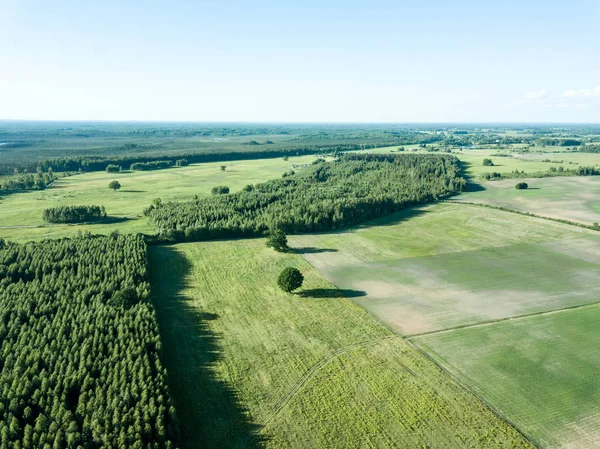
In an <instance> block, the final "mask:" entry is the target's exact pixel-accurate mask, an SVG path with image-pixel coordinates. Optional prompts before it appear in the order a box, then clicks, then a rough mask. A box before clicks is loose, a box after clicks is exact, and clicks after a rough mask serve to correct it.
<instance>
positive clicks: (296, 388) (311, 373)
mask: <svg viewBox="0 0 600 449" xmlns="http://www.w3.org/2000/svg"><path fill="white" fill-rule="evenodd" d="M395 338H402V337H401V336H399V335H387V336H385V337H381V338H376V339H374V340H367V341H362V342H359V343H354V344H352V345H348V346H344V347H342V348H340V349H338V350H336V351H334V352H333V353H332V354H331V355H329V356H328V357H325V358H324V359H321V360H320V361H319V362H317V363H315V364H314V365H313V366H311V367H310V368H309V369H308V371H306V373H304V375H303V376H302V377H301V378H300V379H298V380H297V381H296V383H295V384H294V385H293V386H292V388H291V389H290V390H289V391H288V392H287V393H286V394H285V395H284V396H283V397H282V398H281V399H279V401H277V403H276V404H275V407H274V408H273V410H272V411H271V412H270V413H268V414H267V416H266V417H265V418H263V419H262V420H261V421H260V422H259V424H261V425H262V426H265V427H267V426H268V425H269V424H271V423H272V422H273V420H274V419H275V418H277V416H279V414H280V413H281V412H282V411H283V409H284V408H285V406H286V405H287V404H288V403H289V402H290V401H291V400H292V399H293V398H294V397H295V396H296V395H297V394H298V393H299V392H300V390H301V389H302V387H304V385H306V384H307V383H308V381H309V380H311V379H313V378H314V377H315V376H316V375H317V373H318V372H319V371H321V370H322V369H323V368H324V367H325V366H327V365H328V364H329V362H331V361H333V360H334V359H336V358H337V357H339V356H341V355H344V354H346V353H348V352H350V351H353V350H355V349H360V348H366V347H368V346H372V345H376V344H378V343H381V342H383V341H385V340H392V339H395Z"/></svg>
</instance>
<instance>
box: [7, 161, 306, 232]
mask: <svg viewBox="0 0 600 449" xmlns="http://www.w3.org/2000/svg"><path fill="white" fill-rule="evenodd" d="M314 159H315V158H314V157H313V156H302V157H291V158H289V160H288V161H284V160H283V159H281V158H277V159H260V160H249V161H234V162H228V163H224V162H215V163H207V164H197V165H190V166H188V167H178V168H169V169H166V170H155V171H139V172H124V173H110V174H109V173H105V172H94V173H83V174H80V175H75V176H70V177H67V178H62V179H59V180H57V181H56V182H55V183H54V184H53V185H52V186H51V187H50V188H48V189H46V190H42V191H28V192H22V193H15V194H11V195H6V196H0V217H2V220H1V221H0V237H2V238H4V239H8V240H12V241H15V242H22V241H28V240H39V239H43V238H57V237H65V236H69V235H73V234H76V233H77V232H79V231H90V232H92V233H94V234H108V233H110V232H112V231H113V230H115V229H118V230H119V231H120V232H122V233H136V232H144V233H153V232H154V228H153V227H152V226H151V225H150V223H148V220H147V219H146V218H145V217H144V216H143V215H142V212H143V210H144V209H145V208H146V207H148V206H149V205H150V204H151V203H152V200H153V199H154V198H161V199H162V200H163V201H171V200H172V201H178V200H189V199H192V198H193V197H194V195H198V196H199V197H202V196H207V195H210V189H211V188H212V187H214V186H216V185H226V186H228V187H229V188H230V189H231V191H232V192H235V191H238V190H240V189H241V188H242V187H244V186H245V185H246V184H254V183H257V182H263V181H267V180H269V179H273V178H278V177H280V176H281V175H282V174H283V173H284V172H286V171H288V170H290V169H292V167H293V166H294V165H297V166H301V165H304V164H308V163H310V162H312V161H313V160H314ZM221 165H225V166H226V167H227V168H226V170H225V171H224V172H222V171H221V170H220V166H221ZM112 180H118V181H119V182H120V183H121V185H122V188H121V190H118V191H116V192H114V191H112V190H110V189H109V188H108V183H109V182H110V181H112ZM79 204H97V205H99V206H100V205H103V206H104V207H106V210H107V212H108V215H109V216H110V217H113V218H115V219H116V221H113V222H110V223H107V224H90V225H76V226H74V225H51V226H49V225H46V224H44V222H43V220H42V210H43V209H45V208H48V207H54V206H61V205H79Z"/></svg>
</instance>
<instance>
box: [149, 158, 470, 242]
mask: <svg viewBox="0 0 600 449" xmlns="http://www.w3.org/2000/svg"><path fill="white" fill-rule="evenodd" d="M464 185H465V180H464V179H463V178H462V177H461V176H460V167H459V163H458V160H457V159H456V158H455V157H454V156H451V155H438V154H407V155H377V154H348V155H345V156H343V157H341V158H340V159H339V160H336V161H333V162H321V163H318V164H316V165H314V166H312V167H310V168H307V169H305V170H303V171H302V172H300V173H297V174H293V175H290V176H287V177H285V178H283V179H278V180H273V181H268V182H265V183H263V184H257V185H255V186H248V188H246V189H244V190H243V191H242V192H239V193H235V194H230V195H215V196H213V197H209V198H202V199H196V200H194V201H189V202H171V203H160V204H157V205H152V206H150V207H149V208H148V209H147V210H146V214H147V215H149V217H150V219H151V221H152V222H153V223H154V225H155V226H156V227H157V229H158V231H159V233H160V235H161V236H163V237H164V238H168V239H175V240H204V239H211V238H223V237H240V236H252V235H260V234H262V233H263V232H265V231H267V230H268V229H274V228H276V229H282V230H284V231H285V232H290V233H294V232H315V231H327V230H331V229H336V228H341V227H344V226H349V225H353V224H356V223H360V222H363V221H365V220H369V219H372V218H376V217H379V216H383V215H387V214H391V213H392V212H395V211H397V210H400V209H403V208H406V207H409V206H412V205H415V204H419V203H424V202H427V201H431V200H433V199H436V198H441V197H444V196H446V195H449V194H452V193H455V192H457V191H460V190H461V189H462V188H463V187H464Z"/></svg>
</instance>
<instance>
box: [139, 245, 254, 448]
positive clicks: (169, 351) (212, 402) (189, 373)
mask: <svg viewBox="0 0 600 449" xmlns="http://www.w3.org/2000/svg"><path fill="white" fill-rule="evenodd" d="M149 260H150V273H151V282H152V299H153V302H154V305H155V307H156V313H157V319H158V324H159V328H160V334H161V341H162V344H163V350H162V355H161V358H162V360H163V362H164V364H165V366H166V368H167V372H168V375H169V379H168V381H169V388H170V391H171V394H172V396H173V398H174V400H175V409H176V412H177V415H178V418H179V422H180V425H181V439H180V441H179V447H181V448H183V449H196V448H199V447H210V448H249V449H254V448H262V447H263V443H264V441H265V439H264V438H263V437H261V436H260V435H259V430H260V428H261V426H260V425H258V424H256V423H253V422H251V420H250V418H249V415H248V411H247V410H246V408H245V407H244V406H243V405H242V404H241V402H240V399H239V397H238V394H237V392H236V391H235V390H234V389H233V388H232V386H231V385H228V384H227V383H225V382H223V381H222V380H219V379H217V378H216V376H215V372H214V365H215V363H216V362H217V361H219V360H220V359H222V358H223V353H222V350H221V348H220V345H219V340H218V336H217V335H215V334H214V332H213V331H212V330H211V329H210V328H209V326H208V322H209V321H213V320H218V319H220V316H219V315H218V314H216V313H212V312H210V311H206V310H200V309H198V307H196V306H195V305H194V303H193V302H192V301H191V300H190V299H189V298H188V297H187V296H185V295H184V294H183V290H184V289H185V288H186V287H187V286H188V284H187V282H186V280H185V279H186V278H187V277H188V275H189V273H190V271H191V264H190V263H189V261H188V260H187V259H186V258H185V257H184V256H183V255H182V254H181V253H179V252H178V251H177V249H176V248H175V247H173V246H164V245H161V246H150V247H149Z"/></svg>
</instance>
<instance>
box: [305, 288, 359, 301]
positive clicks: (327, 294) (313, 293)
mask: <svg viewBox="0 0 600 449" xmlns="http://www.w3.org/2000/svg"><path fill="white" fill-rule="evenodd" d="M296 294H297V295H298V296H300V297H302V298H321V299H323V298H358V297H360V296H367V292H363V291H362V290H352V289H337V288H312V289H309V290H302V291H299V292H298V293H296Z"/></svg>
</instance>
